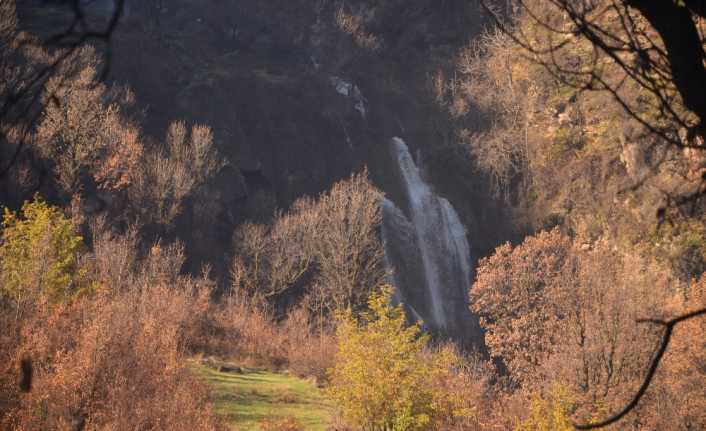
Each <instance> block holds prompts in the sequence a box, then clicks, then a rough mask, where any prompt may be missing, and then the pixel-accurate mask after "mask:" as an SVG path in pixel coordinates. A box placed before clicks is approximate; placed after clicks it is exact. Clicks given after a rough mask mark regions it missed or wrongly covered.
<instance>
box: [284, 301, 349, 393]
mask: <svg viewBox="0 0 706 431" xmlns="http://www.w3.org/2000/svg"><path fill="white" fill-rule="evenodd" d="M281 331H282V332H283V334H284V336H285V340H286V344H285V349H286V355H287V366H288V369H289V370H290V371H291V372H293V373H294V374H296V375H298V376H300V377H315V378H316V380H317V381H318V382H323V381H325V380H326V377H327V376H326V371H327V370H329V369H331V367H333V364H334V357H335V354H336V340H335V338H334V336H333V329H332V328H331V325H328V324H326V322H324V321H323V320H322V319H315V318H312V316H311V311H310V308H309V307H308V306H307V304H300V305H298V306H297V307H296V308H294V309H291V310H290V311H289V313H287V318H286V320H285V321H284V322H282V325H281Z"/></svg>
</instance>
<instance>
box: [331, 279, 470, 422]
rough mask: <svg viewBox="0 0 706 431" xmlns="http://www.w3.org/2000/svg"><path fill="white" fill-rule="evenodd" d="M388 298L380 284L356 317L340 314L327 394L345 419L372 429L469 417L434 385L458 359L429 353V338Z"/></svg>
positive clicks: (388, 291)
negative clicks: (364, 309) (391, 303)
mask: <svg viewBox="0 0 706 431" xmlns="http://www.w3.org/2000/svg"><path fill="white" fill-rule="evenodd" d="M391 295H392V288H391V287H389V286H384V287H383V288H382V289H381V290H380V291H379V292H377V293H373V294H372V295H371V296H370V300H369V301H368V307H369V309H370V311H367V312H363V313H361V315H360V318H359V319H356V318H355V316H354V315H353V313H352V312H350V311H348V312H345V313H342V314H341V315H340V318H339V319H340V321H339V325H338V328H337V330H336V336H337V338H338V353H337V355H336V362H335V366H334V368H333V369H332V370H330V377H331V387H330V389H329V392H330V395H331V397H332V398H333V399H334V400H335V402H336V403H337V405H338V407H339V408H340V410H341V413H342V415H343V418H344V419H345V420H346V422H347V423H348V424H350V425H352V426H355V427H360V428H362V429H365V430H370V431H408V430H410V431H411V430H432V429H438V426H439V425H440V424H441V423H442V422H443V421H447V420H449V419H451V418H453V417H454V416H461V415H469V414H470V413H469V412H467V411H466V410H464V409H462V408H458V406H459V403H458V401H459V400H455V399H454V397H453V396H452V395H451V394H449V393H448V392H446V391H444V390H442V389H441V388H440V387H439V385H438V384H437V383H438V382H439V381H443V380H445V379H447V378H448V377H449V375H450V373H451V372H452V367H453V365H454V364H455V363H456V362H457V361H458V360H459V358H458V357H457V355H454V354H453V353H452V352H451V351H449V350H440V351H431V350H429V349H427V348H426V346H427V341H428V336H427V335H425V334H422V333H421V330H420V328H419V325H412V326H408V325H407V322H406V318H405V314H404V310H403V309H402V306H391V305H390V299H391Z"/></svg>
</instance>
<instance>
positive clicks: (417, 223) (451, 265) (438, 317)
mask: <svg viewBox="0 0 706 431" xmlns="http://www.w3.org/2000/svg"><path fill="white" fill-rule="evenodd" d="M392 145H393V155H394V157H395V160H396V162H397V165H398V168H399V173H400V177H401V178H400V179H401V182H402V186H403V188H404V191H405V194H406V198H407V206H408V213H409V218H408V217H406V216H405V214H404V212H403V211H401V210H400V209H399V208H398V207H397V206H395V205H394V203H392V202H391V201H389V200H385V201H384V202H383V205H382V210H383V215H384V217H383V239H384V241H385V247H386V253H387V254H388V257H387V259H388V262H391V265H392V266H393V267H396V268H395V269H397V270H398V271H399V268H400V267H404V268H405V270H414V267H415V264H416V265H418V263H416V262H415V261H417V262H419V263H421V266H422V268H421V269H422V271H423V274H420V276H421V277H422V278H423V284H424V288H425V290H426V292H427V298H428V300H429V304H428V305H427V306H426V307H425V309H426V311H427V313H426V314H427V315H428V316H427V318H428V320H430V322H427V323H431V324H432V326H434V327H435V328H438V329H445V328H447V326H448V325H449V320H450V318H449V314H453V313H454V310H455V309H456V306H457V305H459V304H454V301H458V298H465V295H466V290H467V289H468V286H469V283H470V277H471V262H470V261H471V257H470V251H469V246H468V241H467V239H466V229H465V228H464V226H463V224H461V221H460V219H459V217H458V214H457V213H456V211H455V210H454V208H453V207H452V206H451V204H450V203H449V201H448V200H446V199H444V198H442V197H440V196H438V195H436V194H435V193H434V191H433V190H432V189H431V187H430V186H429V185H428V184H427V183H426V182H425V181H424V179H423V178H422V175H421V173H420V170H419V168H418V167H417V165H416V164H415V163H414V161H413V160H412V156H411V155H410V153H409V150H408V148H407V145H406V144H405V142H404V141H403V140H402V139H400V138H393V140H392ZM395 282H396V285H397V286H398V288H400V287H401V286H400V284H401V283H400V281H399V279H398V277H396V279H395ZM402 289H403V290H404V287H402ZM461 305H462V306H465V302H464V304H461ZM415 313H416V311H415ZM422 314H425V313H422Z"/></svg>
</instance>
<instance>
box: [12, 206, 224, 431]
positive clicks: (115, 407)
mask: <svg viewBox="0 0 706 431" xmlns="http://www.w3.org/2000/svg"><path fill="white" fill-rule="evenodd" d="M134 235H135V234H134V231H133V232H128V235H127V236H120V235H115V234H113V233H111V232H110V231H109V230H108V229H107V228H106V226H105V224H104V223H103V222H101V221H100V220H99V221H98V222H96V223H94V230H93V241H92V243H93V245H94V250H93V251H92V252H91V253H89V254H87V255H84V256H83V258H82V262H83V263H84V267H85V268H86V271H85V274H82V276H83V277H85V278H86V279H87V280H89V281H90V282H92V283H93V284H95V285H96V289H95V292H94V293H92V294H90V295H84V296H81V297H79V298H76V299H74V300H73V301H68V302H63V303H59V304H52V303H50V302H48V301H38V302H37V303H36V304H35V306H34V307H33V308H32V309H31V311H28V312H27V313H26V314H25V315H24V316H23V317H22V319H21V320H17V319H14V320H11V319H10V317H11V313H8V310H9V309H8V306H9V304H7V303H6V302H5V298H2V300H1V301H2V302H0V305H1V306H2V307H3V312H2V313H0V315H1V316H3V317H2V323H8V324H9V325H8V328H9V329H10V331H11V332H9V333H7V334H4V333H3V336H2V337H1V338H0V347H2V359H3V366H2V368H1V369H0V372H1V374H0V391H1V392H0V404H1V405H2V407H3V409H2V413H1V414H0V427H1V428H3V429H165V430H167V429H169V430H170V429H203V430H213V429H220V424H219V421H218V420H217V419H216V416H215V414H214V412H213V411H212V407H211V405H210V403H209V399H208V393H207V390H206V388H205V386H204V385H202V384H201V383H200V382H199V381H197V380H196V379H195V377H193V376H192V375H191V374H190V372H189V371H188V370H187V369H186V368H185V361H184V359H185V356H184V355H185V353H189V352H192V351H194V350H196V348H197V347H198V346H199V345H200V344H201V343H202V339H203V336H204V334H205V333H206V331H205V328H207V325H206V319H207V316H208V312H209V310H210V308H211V303H210V296H211V292H212V289H213V287H214V285H213V283H212V282H211V281H210V280H208V279H207V274H205V275H204V277H203V278H200V279H194V278H191V277H186V276H182V275H180V271H181V266H182V264H183V261H184V254H183V247H182V246H181V245H179V244H174V245H168V246H162V245H160V244H156V245H155V246H153V247H152V248H151V249H150V250H149V253H148V254H147V256H145V257H144V258H141V259H138V258H136V250H135V243H136V239H135V236H134ZM22 358H28V359H29V360H30V361H31V364H32V368H33V373H32V377H33V378H32V388H31V391H29V392H28V393H26V394H24V395H21V394H20V393H19V391H18V386H17V384H16V379H17V375H18V372H17V370H16V369H14V365H15V364H17V363H19V361H20V359H22ZM5 364H7V365H5Z"/></svg>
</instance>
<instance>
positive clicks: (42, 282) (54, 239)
mask: <svg viewBox="0 0 706 431" xmlns="http://www.w3.org/2000/svg"><path fill="white" fill-rule="evenodd" d="M2 227H3V231H2V242H1V243H0V280H2V286H0V287H1V289H2V290H1V291H2V293H3V295H4V296H7V297H9V298H11V300H12V301H14V302H15V304H16V306H17V314H18V316H19V314H20V312H21V308H22V307H23V305H24V304H25V303H26V302H28V301H33V300H41V299H43V298H46V299H47V300H48V301H49V302H60V301H64V300H67V299H69V298H71V297H73V296H75V295H76V294H78V293H80V292H81V291H82V290H81V286H80V284H79V275H80V274H79V268H78V262H79V261H78V258H79V256H80V254H81V253H82V252H83V250H84V244H83V239H82V238H81V237H80V236H78V235H76V234H75V233H74V228H73V225H72V224H71V221H70V220H69V219H67V218H66V217H64V215H63V214H62V213H61V211H60V210H59V209H58V208H56V207H52V206H50V205H48V204H47V203H45V202H44V201H42V200H41V199H40V198H39V197H35V199H34V201H32V202H25V204H24V205H23V206H22V212H21V214H19V215H18V214H16V213H14V212H12V211H9V210H7V209H6V210H5V214H4V216H3V222H2Z"/></svg>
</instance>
